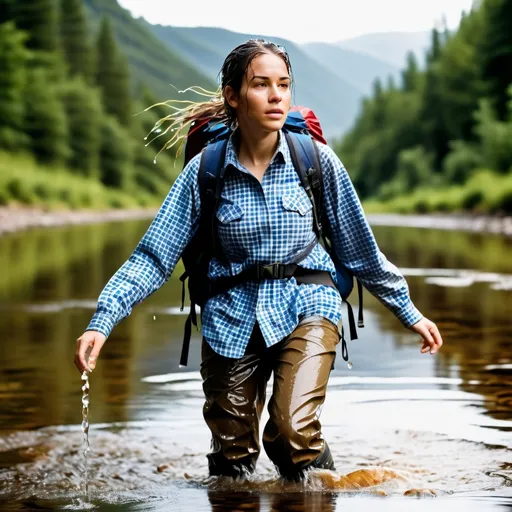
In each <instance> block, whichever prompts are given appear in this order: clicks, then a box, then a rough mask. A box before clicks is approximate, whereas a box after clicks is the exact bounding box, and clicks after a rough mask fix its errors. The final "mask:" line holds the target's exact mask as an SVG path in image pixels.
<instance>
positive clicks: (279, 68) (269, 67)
mask: <svg viewBox="0 0 512 512" xmlns="http://www.w3.org/2000/svg"><path fill="white" fill-rule="evenodd" d="M246 76H247V80H251V79H252V78H253V77H255V76H264V77H269V78H276V77H277V78H285V77H289V73H288V68H287V66H286V63H285V61H284V60H283V58H282V57H280V56H279V55H274V54H273V53H264V54H262V55H258V56H257V57H255V58H254V59H253V60H252V62H251V63H250V65H249V67H248V68H247V73H246Z"/></svg>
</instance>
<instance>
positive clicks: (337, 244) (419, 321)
mask: <svg viewBox="0 0 512 512" xmlns="http://www.w3.org/2000/svg"><path fill="white" fill-rule="evenodd" d="M319 150H320V159H321V164H322V170H323V176H324V194H325V200H324V207H325V210H326V215H327V219H328V221H329V225H330V226H331V239H332V240H331V242H332V244H333V249H334V251H335V253H336V255H337V257H338V258H339V260H340V261H341V262H342V263H343V264H344V265H345V266H346V267H347V268H348V269H349V270H350V271H351V272H352V273H353V274H354V275H355V276H356V277H357V278H358V279H359V280H360V281H361V283H362V284H363V285H364V286H365V288H367V289H368V291H370V292H371V293H372V294H373V295H375V296H376V297H377V298H378V299H379V300H380V301H381V302H382V303H383V304H384V305H385V306H386V307H387V308H388V309H390V310H391V311H392V312H393V313H394V314H395V315H396V317H397V318H398V319H399V320H400V321H401V322H402V324H403V325H404V326H405V327H407V328H410V329H411V330H413V331H414V332H417V333H418V334H420V335H421V336H422V338H423V347H422V349H421V351H422V352H427V351H430V352H431V353H432V354H433V353H435V352H437V350H438V349H439V347H440V346H441V345H442V339H441V336H440V335H439V331H438V330H437V327H436V326H435V324H434V323H433V322H431V321H430V320H428V319H426V318H424V317H423V315H422V314H421V313H420V312H419V311H418V309H416V307H415V306H414V304H413V302H412V300H411V298H410V295H409V287H408V285H407V282H406V280H405V278H404V277H403V275H402V274H401V273H400V271H399V270H398V269H397V267H396V266H395V265H393V264H392V263H391V262H389V261H388V260H387V259H386V257H385V256H384V254H382V252H381V251H380V249H379V247H378V245H377V242H376V240H375V237H374V235H373V232H372V230H371V228H370V225H369V224H368V221H367V220H366V217H365V215H364V212H363V208H362V206H361V203H360V201H359V198H358V196H357V193H356V191H355V189H354V186H353V184H352V182H351V180H350V177H349V175H348V173H347V171H346V169H345V168H344V166H343V164H342V163H341V161H340V160H339V158H338V157H337V155H336V154H335V153H334V151H333V150H332V149H330V148H329V147H328V146H325V145H319Z"/></svg>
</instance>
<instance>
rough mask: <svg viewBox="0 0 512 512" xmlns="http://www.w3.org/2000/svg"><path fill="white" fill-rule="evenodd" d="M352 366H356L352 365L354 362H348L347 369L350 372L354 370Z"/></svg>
mask: <svg viewBox="0 0 512 512" xmlns="http://www.w3.org/2000/svg"><path fill="white" fill-rule="evenodd" d="M352 366H354V365H353V364H352V361H347V368H348V369H349V370H352Z"/></svg>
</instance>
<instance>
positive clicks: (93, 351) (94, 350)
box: [75, 331, 107, 373]
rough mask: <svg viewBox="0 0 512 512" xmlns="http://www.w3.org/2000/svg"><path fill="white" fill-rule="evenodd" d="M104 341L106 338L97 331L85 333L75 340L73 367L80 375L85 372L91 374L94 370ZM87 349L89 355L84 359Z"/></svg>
mask: <svg viewBox="0 0 512 512" xmlns="http://www.w3.org/2000/svg"><path fill="white" fill-rule="evenodd" d="M105 341H107V338H106V336H105V335H104V334H101V332H98V331H85V332H84V333H83V334H82V336H80V338H78V339H77V340H76V352H75V366H76V367H77V368H78V371H79V372H80V373H83V372H85V371H88V372H92V371H93V370H94V367H95V366H96V361H97V360H98V356H99V355H100V350H101V347H103V344H104V343H105ZM89 349H90V353H89V355H88V357H86V354H87V352H88V351H89Z"/></svg>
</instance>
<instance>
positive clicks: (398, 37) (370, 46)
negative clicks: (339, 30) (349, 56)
mask: <svg viewBox="0 0 512 512" xmlns="http://www.w3.org/2000/svg"><path fill="white" fill-rule="evenodd" d="M430 37H431V35H430V32H429V31H426V32H382V33H376V34H365V35H362V36H359V37H354V38H352V39H345V40H343V41H339V42H337V43H336V44H337V45H338V46H339V47H341V48H344V49H346V50H352V51H354V52H359V53H364V54H366V55H369V56H371V57H375V58H376V59H379V60H381V61H385V62H388V63H389V64H391V65H393V66H397V67H398V68H400V69H402V68H404V67H405V57H406V55H407V53H408V52H409V51H412V52H414V54H415V55H416V57H417V58H418V62H419V63H420V65H421V66H423V64H424V62H425V52H426V50H427V49H428V48H429V46H430Z"/></svg>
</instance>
